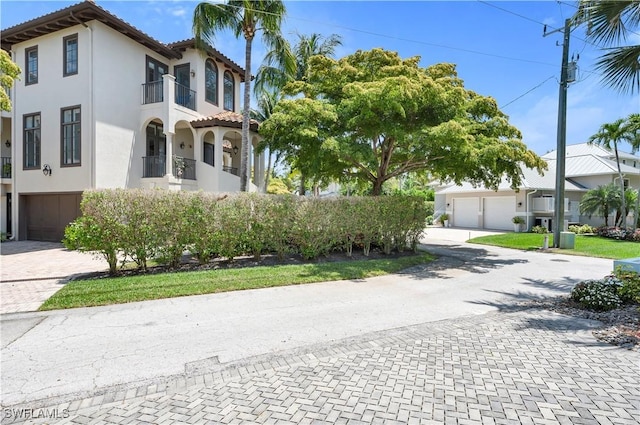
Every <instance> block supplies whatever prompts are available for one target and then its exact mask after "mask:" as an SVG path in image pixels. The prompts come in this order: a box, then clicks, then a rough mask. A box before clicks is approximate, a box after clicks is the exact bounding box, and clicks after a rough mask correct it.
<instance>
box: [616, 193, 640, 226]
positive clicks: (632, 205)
mask: <svg viewBox="0 0 640 425" xmlns="http://www.w3.org/2000/svg"><path fill="white" fill-rule="evenodd" d="M637 199H638V192H636V191H635V190H634V189H632V188H630V187H629V188H627V190H625V191H624V204H625V207H624V209H623V208H622V207H621V208H620V209H618V210H617V211H616V223H617V224H619V225H620V226H622V224H623V218H624V217H627V216H629V213H630V212H631V211H634V212H635V210H636V201H637ZM623 213H624V217H623ZM635 226H636V224H635V223H634V226H633V227H634V228H635ZM625 227H626V226H625Z"/></svg>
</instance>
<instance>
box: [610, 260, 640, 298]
mask: <svg viewBox="0 0 640 425" xmlns="http://www.w3.org/2000/svg"><path fill="white" fill-rule="evenodd" d="M615 276H616V278H617V279H619V280H620V281H621V282H622V285H621V286H620V287H619V288H618V296H619V297H620V299H621V300H622V302H625V303H637V304H640V274H638V273H636V272H635V271H632V270H623V269H621V268H618V269H617V270H616V271H615Z"/></svg>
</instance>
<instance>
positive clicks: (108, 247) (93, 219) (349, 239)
mask: <svg viewBox="0 0 640 425" xmlns="http://www.w3.org/2000/svg"><path fill="white" fill-rule="evenodd" d="M81 209H82V216H81V217H80V218H78V219H76V220H75V221H74V222H72V223H71V224H70V225H69V226H68V227H67V228H66V230H65V238H64V240H63V242H64V244H65V246H66V247H67V248H69V249H73V250H78V251H84V252H94V253H98V254H100V255H102V256H103V257H104V258H105V260H107V262H108V263H109V270H110V272H111V273H115V272H116V271H117V266H118V261H120V262H121V263H124V262H128V261H133V262H135V263H136V264H137V266H138V267H139V268H141V269H143V270H146V268H147V264H148V261H149V260H151V259H154V260H156V261H159V262H161V263H163V264H167V265H169V266H174V267H175V266H177V265H178V264H179V263H180V258H181V257H182V254H183V253H184V252H185V251H190V252H191V253H192V254H193V255H195V256H196V257H197V258H198V260H199V261H200V262H202V263H207V262H209V261H210V260H211V259H213V258H215V257H223V258H228V259H233V258H234V257H238V256H241V255H253V256H254V257H256V258H259V257H260V256H261V255H262V254H264V253H275V254H277V255H278V256H279V257H280V258H282V257H284V256H285V255H287V254H291V253H294V254H300V255H302V256H303V257H304V258H305V259H314V258H317V257H318V256H320V255H325V254H327V253H329V252H332V251H336V250H339V251H344V252H345V253H346V255H349V256H350V255H351V252H352V249H353V246H354V245H358V246H362V247H363V249H364V253H365V255H368V253H369V250H370V249H371V246H372V244H373V245H378V246H381V247H382V248H383V250H384V252H385V253H390V252H391V251H392V250H394V249H395V250H399V251H402V250H404V249H406V248H407V247H411V248H413V249H415V248H416V246H417V243H418V239H419V238H420V235H421V234H422V231H423V229H424V224H425V219H426V216H427V211H426V209H425V205H424V199H423V198H420V197H408V196H379V197H338V198H326V199H318V198H300V197H295V196H293V195H260V194H248V193H240V194H234V195H214V194H210V193H203V192H184V191H180V192H176V191H165V190H137V189H134V190H124V189H116V190H92V191H86V192H85V193H84V194H83V198H82V203H81Z"/></svg>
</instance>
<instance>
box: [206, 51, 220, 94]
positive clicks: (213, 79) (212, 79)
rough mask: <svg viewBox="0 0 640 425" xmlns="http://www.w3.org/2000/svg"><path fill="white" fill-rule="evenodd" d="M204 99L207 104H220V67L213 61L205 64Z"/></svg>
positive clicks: (208, 60) (209, 60)
mask: <svg viewBox="0 0 640 425" xmlns="http://www.w3.org/2000/svg"><path fill="white" fill-rule="evenodd" d="M204 98H205V99H206V101H207V102H211V103H213V104H214V105H217V104H218V67H217V66H216V64H215V63H214V62H213V61H212V60H211V59H207V61H206V62H205V64H204Z"/></svg>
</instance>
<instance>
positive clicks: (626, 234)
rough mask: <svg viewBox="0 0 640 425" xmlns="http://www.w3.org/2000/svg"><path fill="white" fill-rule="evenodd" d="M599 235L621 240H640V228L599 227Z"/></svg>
mask: <svg viewBox="0 0 640 425" xmlns="http://www.w3.org/2000/svg"><path fill="white" fill-rule="evenodd" d="M597 230H598V236H602V237H603V238H609V239H616V240H621V241H630V242H640V229H635V230H633V229H623V228H620V227H599V228H598V229H597Z"/></svg>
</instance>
